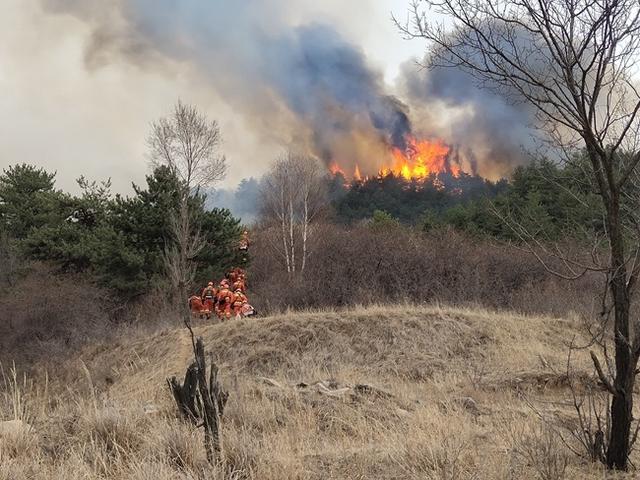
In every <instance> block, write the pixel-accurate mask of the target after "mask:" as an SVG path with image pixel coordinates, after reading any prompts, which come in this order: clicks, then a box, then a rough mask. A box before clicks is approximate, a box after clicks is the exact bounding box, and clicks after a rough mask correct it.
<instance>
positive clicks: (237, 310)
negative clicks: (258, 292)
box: [189, 231, 256, 320]
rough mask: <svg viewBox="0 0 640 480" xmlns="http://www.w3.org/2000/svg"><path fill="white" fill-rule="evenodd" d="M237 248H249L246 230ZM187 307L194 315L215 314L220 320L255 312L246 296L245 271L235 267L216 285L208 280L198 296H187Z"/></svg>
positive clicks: (208, 316)
mask: <svg viewBox="0 0 640 480" xmlns="http://www.w3.org/2000/svg"><path fill="white" fill-rule="evenodd" d="M239 249H240V250H241V251H243V252H245V253H246V252H247V251H248V249H249V237H248V232H247V231H244V232H243V234H242V238H241V240H240V244H239ZM189 308H190V309H191V313H192V315H194V316H200V317H206V318H211V315H213V314H215V315H216V316H217V317H218V318H219V319H220V320H229V319H231V318H232V317H235V318H240V317H249V316H252V315H255V313H256V312H255V310H254V308H253V307H252V306H251V305H250V304H249V299H248V298H247V276H246V272H245V271H244V270H243V269H242V268H239V267H236V268H234V269H233V270H231V271H230V272H228V273H227V274H226V276H225V278H223V279H222V280H221V281H220V283H219V284H218V285H215V284H214V282H209V283H208V285H207V286H206V287H204V289H203V290H202V294H201V295H200V296H198V295H193V296H191V297H190V298H189Z"/></svg>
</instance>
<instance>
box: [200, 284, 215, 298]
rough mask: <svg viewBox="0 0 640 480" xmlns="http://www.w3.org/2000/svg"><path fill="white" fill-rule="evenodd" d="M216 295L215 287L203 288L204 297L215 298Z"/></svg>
mask: <svg viewBox="0 0 640 480" xmlns="http://www.w3.org/2000/svg"><path fill="white" fill-rule="evenodd" d="M215 296H216V289H215V287H209V286H207V287H205V288H204V290H202V298H215Z"/></svg>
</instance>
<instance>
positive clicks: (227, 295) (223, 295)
mask: <svg viewBox="0 0 640 480" xmlns="http://www.w3.org/2000/svg"><path fill="white" fill-rule="evenodd" d="M233 299H234V295H233V292H232V291H231V290H230V289H229V282H227V281H226V280H223V281H222V282H220V290H219V291H218V297H217V300H218V301H217V303H216V314H217V315H218V318H220V319H221V320H224V319H227V320H228V319H230V318H231V307H232V304H233Z"/></svg>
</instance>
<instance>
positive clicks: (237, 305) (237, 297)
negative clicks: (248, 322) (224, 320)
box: [233, 289, 248, 318]
mask: <svg viewBox="0 0 640 480" xmlns="http://www.w3.org/2000/svg"><path fill="white" fill-rule="evenodd" d="M247 301H248V299H247V296H246V295H245V294H244V293H242V290H240V289H238V290H236V291H235V293H234V298H233V313H234V314H235V316H236V318H240V317H241V316H242V307H243V306H244V305H245V304H246V303H247Z"/></svg>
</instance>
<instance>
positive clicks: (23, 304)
mask: <svg viewBox="0 0 640 480" xmlns="http://www.w3.org/2000/svg"><path fill="white" fill-rule="evenodd" d="M109 309H110V304H109V301H108V297H107V295H105V293H104V292H103V291H102V290H101V289H99V288H98V287H95V286H93V285H92V284H91V283H90V282H89V281H87V279H86V278H85V277H82V276H78V275H55V274H54V272H53V271H52V270H51V269H49V268H48V267H46V266H45V265H41V264H35V265H32V266H31V267H30V268H29V271H28V272H26V273H25V274H24V275H22V276H21V277H20V278H19V279H17V280H16V282H15V284H14V286H13V287H12V288H11V290H10V291H8V292H5V293H4V294H3V295H0V312H1V313H0V316H1V317H2V321H1V322H0V347H1V352H2V353H1V354H0V361H3V363H4V364H5V365H9V364H10V362H11V361H12V360H18V361H20V360H25V361H29V360H33V359H34V358H37V357H38V356H42V355H47V356H49V357H55V354H56V353H58V352H59V351H61V350H65V349H70V348H74V347H76V346H78V345H79V344H81V343H82V342H83V340H84V339H85V338H87V337H88V336H91V337H94V338H96V337H98V336H100V335H101V334H104V333H106V332H107V331H108V330H109V325H108V322H107V321H106V319H107V318H108V314H107V312H108V310H109Z"/></svg>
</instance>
